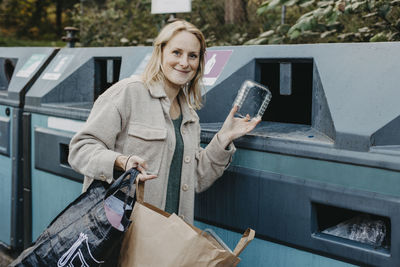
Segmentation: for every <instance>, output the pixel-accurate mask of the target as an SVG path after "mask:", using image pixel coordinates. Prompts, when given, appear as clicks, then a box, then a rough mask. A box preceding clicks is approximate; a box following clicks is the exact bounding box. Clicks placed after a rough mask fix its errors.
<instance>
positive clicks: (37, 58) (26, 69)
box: [15, 54, 46, 78]
mask: <svg viewBox="0 0 400 267" xmlns="http://www.w3.org/2000/svg"><path fill="white" fill-rule="evenodd" d="M45 58H46V55H44V54H33V55H32V56H31V57H30V58H29V59H28V61H26V62H25V64H24V66H22V69H20V70H19V71H18V73H17V74H16V75H15V76H17V77H22V78H28V77H29V76H31V75H32V73H34V72H35V71H36V70H37V69H38V68H39V66H40V64H42V62H43V60H45Z"/></svg>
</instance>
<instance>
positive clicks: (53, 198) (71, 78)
mask: <svg viewBox="0 0 400 267" xmlns="http://www.w3.org/2000/svg"><path fill="white" fill-rule="evenodd" d="M151 51H152V50H151V48H150V47H113V48H63V49H61V50H60V52H59V53H58V54H57V56H56V57H55V58H54V59H53V60H52V62H51V64H49V65H48V66H47V68H46V69H45V70H44V71H43V73H42V74H41V75H40V77H39V78H38V80H37V81H36V82H35V84H34V85H33V86H32V88H31V90H30V91H29V92H28V93H27V94H26V97H25V113H24V119H25V120H24V122H26V127H27V128H29V129H30V131H28V132H27V135H28V136H27V137H26V139H27V140H29V143H30V144H29V145H27V148H30V149H29V150H26V151H25V153H26V157H29V158H30V160H29V161H26V162H25V163H26V164H25V166H24V167H25V169H26V172H27V173H29V179H30V181H31V193H32V197H31V200H32V201H31V205H30V206H31V212H32V218H31V240H32V241H34V240H35V239H36V238H37V237H38V236H39V234H40V233H41V232H42V231H43V230H44V229H45V228H46V227H47V225H48V224H49V223H50V222H51V221H52V219H53V218H54V217H55V216H56V215H57V214H58V213H59V212H60V211H62V210H63V209H64V208H65V207H66V206H67V205H68V204H69V203H70V202H71V201H72V200H74V199H75V198H76V197H77V196H78V195H79V194H80V193H81V191H82V182H83V176H82V175H81V174H79V173H77V172H75V171H74V170H72V168H71V167H70V166H69V164H68V147H69V142H70V140H71V138H72V136H73V135H74V134H75V133H76V132H77V131H79V129H80V128H81V126H82V125H83V123H84V122H85V120H86V119H87V117H88V115H89V113H90V110H91V108H92V106H93V103H94V101H95V100H96V98H97V97H98V96H99V95H100V94H101V93H102V92H104V91H105V90H106V89H107V88H108V87H109V86H111V85H112V84H114V83H115V82H117V81H118V80H120V79H123V78H127V77H129V76H131V75H132V74H135V73H136V72H140V71H141V70H142V69H143V66H144V64H145V62H146V61H147V60H148V59H149V53H151Z"/></svg>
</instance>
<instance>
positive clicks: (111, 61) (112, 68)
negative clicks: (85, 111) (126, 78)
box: [93, 57, 121, 101]
mask: <svg viewBox="0 0 400 267" xmlns="http://www.w3.org/2000/svg"><path fill="white" fill-rule="evenodd" d="M94 65H95V79H94V99H93V100H94V101H95V100H96V99H97V98H98V97H99V95H101V94H102V93H104V91H105V90H107V89H108V88H109V87H110V86H111V85H113V84H114V83H116V82H118V80H119V75H120V72H121V58H120V57H119V58H95V60H94Z"/></svg>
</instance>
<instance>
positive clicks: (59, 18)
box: [56, 0, 63, 36]
mask: <svg viewBox="0 0 400 267" xmlns="http://www.w3.org/2000/svg"><path fill="white" fill-rule="evenodd" d="M62 12H63V0H57V1H56V29H57V35H58V36H61V35H62V33H63V28H62Z"/></svg>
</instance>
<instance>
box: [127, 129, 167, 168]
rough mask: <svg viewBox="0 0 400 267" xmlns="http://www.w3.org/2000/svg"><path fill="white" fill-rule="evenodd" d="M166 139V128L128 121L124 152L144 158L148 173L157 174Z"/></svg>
mask: <svg viewBox="0 0 400 267" xmlns="http://www.w3.org/2000/svg"><path fill="white" fill-rule="evenodd" d="M166 141H167V129H166V128H158V127H153V126H150V125H145V124H142V123H130V124H129V129H128V140H127V144H126V148H125V150H126V153H127V154H132V155H136V156H139V157H141V158H142V159H144V160H146V162H147V165H148V169H147V173H149V174H158V172H159V169H160V166H161V161H162V160H163V157H164V150H165V147H166Z"/></svg>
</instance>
